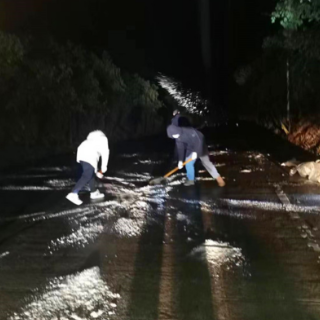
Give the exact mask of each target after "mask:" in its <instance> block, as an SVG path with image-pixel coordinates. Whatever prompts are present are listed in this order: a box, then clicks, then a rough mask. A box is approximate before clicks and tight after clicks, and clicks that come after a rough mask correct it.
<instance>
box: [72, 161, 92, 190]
mask: <svg viewBox="0 0 320 320" xmlns="http://www.w3.org/2000/svg"><path fill="white" fill-rule="evenodd" d="M80 164H81V167H82V175H81V177H80V179H79V180H78V182H77V183H76V185H75V187H74V188H73V190H72V192H73V193H79V191H81V190H82V189H83V188H84V186H85V185H86V184H88V185H89V187H90V192H94V191H96V189H97V187H96V175H95V170H94V167H93V166H92V165H91V164H90V163H87V162H85V161H80Z"/></svg>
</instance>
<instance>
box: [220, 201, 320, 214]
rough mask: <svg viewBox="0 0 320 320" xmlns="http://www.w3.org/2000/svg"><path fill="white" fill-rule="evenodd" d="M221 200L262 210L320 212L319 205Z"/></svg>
mask: <svg viewBox="0 0 320 320" xmlns="http://www.w3.org/2000/svg"><path fill="white" fill-rule="evenodd" d="M220 201H221V202H224V203H227V204H229V205H232V206H237V207H242V208H254V209H260V210H266V211H291V212H302V213H320V209H319V207H317V206H298V205H293V204H288V205H283V204H281V203H275V202H265V201H251V200H235V199H221V200H220Z"/></svg>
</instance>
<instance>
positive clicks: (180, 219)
mask: <svg viewBox="0 0 320 320" xmlns="http://www.w3.org/2000/svg"><path fill="white" fill-rule="evenodd" d="M176 219H177V220H178V221H183V222H186V223H187V224H190V223H191V221H190V219H189V218H188V217H187V216H186V215H185V214H182V213H180V212H179V213H178V214H177V218H176Z"/></svg>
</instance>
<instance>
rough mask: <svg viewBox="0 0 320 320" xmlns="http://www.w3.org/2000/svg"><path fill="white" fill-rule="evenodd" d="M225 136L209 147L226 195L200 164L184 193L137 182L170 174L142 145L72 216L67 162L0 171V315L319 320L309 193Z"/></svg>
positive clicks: (316, 210)
mask: <svg viewBox="0 0 320 320" xmlns="http://www.w3.org/2000/svg"><path fill="white" fill-rule="evenodd" d="M223 134H224V133H223V132H222V133H221V134H220V135H219V140H220V141H218V139H217V135H216V136H215V135H214V134H213V135H212V137H213V138H214V139H213V141H211V142H209V141H208V142H209V145H210V155H211V157H212V159H213V161H214V162H215V164H216V165H217V168H218V170H219V172H220V173H221V175H222V176H223V177H225V180H226V183H227V186H226V187H225V188H219V187H218V186H217V184H216V183H215V182H214V181H212V179H211V178H210V177H209V175H208V174H207V173H206V172H205V171H203V168H202V167H201V166H200V165H199V167H198V178H197V184H196V186H195V187H184V186H183V185H182V182H183V178H184V172H183V171H181V172H180V173H178V174H176V175H175V176H173V177H172V178H171V179H169V181H168V184H167V185H166V186H149V185H148V181H149V180H150V179H151V178H154V177H156V176H159V175H161V174H164V173H166V171H167V170H169V169H170V168H172V167H173V166H174V163H173V162H172V159H171V158H170V155H169V153H166V152H164V151H163V150H158V151H155V150H154V149H155V148H154V149H153V150H154V151H150V150H152V147H151V146H152V145H155V146H157V143H156V142H154V143H150V141H149V142H148V143H147V144H145V145H144V144H143V143H141V144H139V145H137V146H136V147H132V146H131V148H130V149H128V150H129V151H128V150H127V151H125V150H122V151H121V152H120V151H119V152H117V153H116V155H114V159H113V162H112V163H111V164H110V170H109V171H108V172H107V174H106V176H105V179H104V180H103V181H100V190H101V191H103V192H105V194H106V195H107V196H106V198H105V199H104V201H100V202H96V203H94V202H90V200H89V198H88V195H86V194H83V195H82V199H84V201H85V203H84V205H82V206H80V207H76V206H73V205H72V204H71V203H69V202H68V201H67V200H65V198H64V197H65V195H66V194H67V193H68V192H69V190H70V188H71V187H72V186H73V184H74V166H73V159H69V158H68V160H63V159H56V160H53V161H51V162H50V163H49V162H48V163H42V164H41V165H40V164H39V165H35V166H31V167H28V168H25V169H24V170H20V171H17V172H15V171H14V170H11V171H6V172H2V173H1V176H0V177H1V180H0V198H1V201H0V319H9V320H18V319H24V320H30V319H32V320H34V319H36V320H40V319H43V320H49V319H51V320H58V319H59V320H66V319H68V320H80V319H83V320H84V319H88V320H92V319H115V320H126V319H128V320H129V319H132V320H133V319H139V320H156V319H163V320H165V319H166V320H169V319H170V320H173V319H181V320H197V319H208V320H209V319H219V320H224V319H226V320H244V319H246V320H251V319H252V320H257V319H259V320H262V319H266V320H270V319H273V320H276V319H281V320H284V319H297V320H303V319H320V264H319V262H320V206H319V204H320V196H319V194H320V186H319V185H317V184H315V183H311V182H308V181H307V180H305V179H303V178H300V177H299V176H294V177H289V175H288V171H289V169H287V168H283V167H281V166H280V165H279V162H280V161H278V159H279V157H277V155H276V154H272V150H271V151H270V152H268V151H267V148H266V149H265V150H266V151H263V150H262V149H259V148H258V147H257V145H254V144H250V141H249V140H248V136H246V137H240V136H239V135H238V134H237V133H235V136H234V137H230V139H229V140H228V141H223V138H222V137H223ZM207 136H208V135H207ZM210 136H211V135H209V137H210ZM235 138H237V140H236V139H235ZM230 141H232V142H230ZM237 141H238V142H239V144H237ZM262 143H266V142H262ZM170 147H171V146H170ZM278 152H279V153H280V152H281V147H278ZM290 156H291V155H290ZM283 160H285V159H283ZM287 160H288V159H287Z"/></svg>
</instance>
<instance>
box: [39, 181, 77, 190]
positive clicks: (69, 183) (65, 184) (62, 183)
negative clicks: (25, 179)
mask: <svg viewBox="0 0 320 320" xmlns="http://www.w3.org/2000/svg"><path fill="white" fill-rule="evenodd" d="M45 183H46V184H47V185H49V186H50V187H58V188H65V187H68V188H70V187H72V186H73V185H74V184H75V181H74V180H73V179H53V180H48V181H46V182H45Z"/></svg>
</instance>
